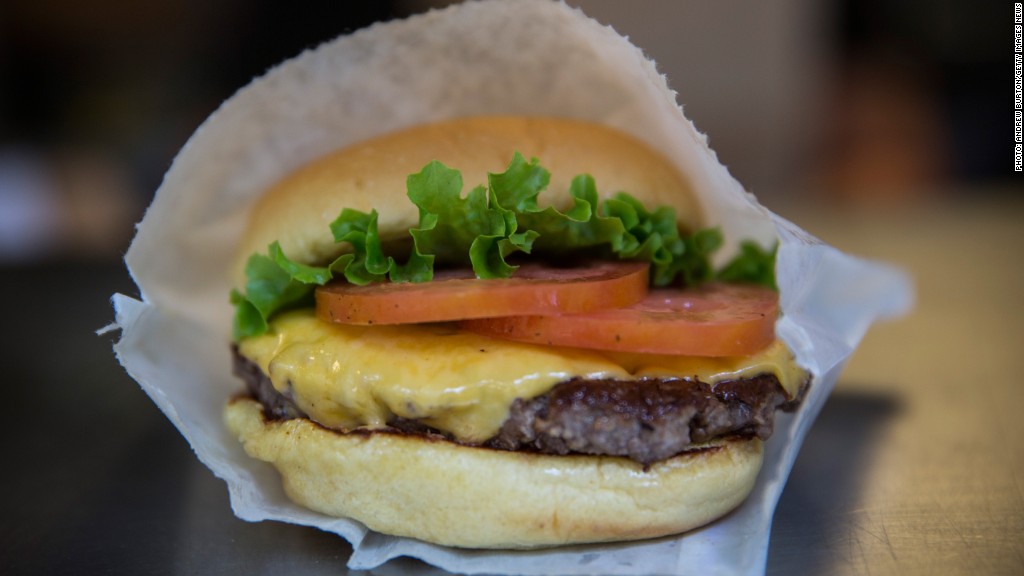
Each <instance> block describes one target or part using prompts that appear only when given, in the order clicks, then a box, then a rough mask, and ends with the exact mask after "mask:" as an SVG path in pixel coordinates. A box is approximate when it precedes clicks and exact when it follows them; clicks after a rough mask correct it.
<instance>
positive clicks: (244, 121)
mask: <svg viewBox="0 0 1024 576" xmlns="http://www.w3.org/2000/svg"><path fill="white" fill-rule="evenodd" d="M481 114H506V115H507V114H523V115H544V116H564V117H575V118H582V119H589V120H593V121H598V122H603V123H605V124H608V125H611V126H614V127H617V128H619V129H621V130H624V131H626V132H629V133H632V134H633V135H635V136H637V137H639V138H641V139H643V140H645V141H647V142H648V143H649V144H650V145H652V146H653V147H655V148H656V149H659V150H661V151H662V152H664V153H665V154H666V155H667V156H668V157H669V158H670V159H671V160H672V161H673V162H674V163H675V164H676V165H678V167H679V169H680V170H682V171H683V172H684V173H686V174H687V175H688V176H689V177H690V179H691V181H692V183H693V186H694V189H695V191H696V193H697V194H698V196H699V198H700V200H701V201H702V203H703V205H704V207H705V210H706V212H707V216H708V220H709V222H711V223H714V224H719V225H721V226H722V228H723V230H724V232H725V235H726V238H728V239H730V241H732V242H736V241H738V240H739V239H743V238H754V239H758V240H761V241H762V242H765V243H768V242H770V241H772V239H773V238H776V237H777V238H779V239H780V241H781V244H780V250H779V255H778V280H779V285H780V289H781V294H782V307H783V310H784V317H783V319H782V320H781V321H780V322H779V324H778V333H779V335H780V336H781V337H782V338H783V339H785V341H786V342H787V343H788V344H789V345H790V346H791V348H792V349H793V351H794V352H795V353H796V355H797V358H798V360H799V362H801V364H803V365H804V366H806V367H807V368H809V369H810V370H811V371H812V372H813V373H814V375H815V382H814V386H813V387H812V389H811V391H810V394H809V396H808V398H807V400H806V403H805V404H804V406H803V407H802V408H801V409H800V410H799V411H797V412H796V413H795V414H794V415H787V414H782V415H780V418H779V420H778V422H777V425H776V432H775V435H774V436H773V437H772V439H771V440H770V441H769V442H768V444H767V456H766V462H765V466H764V469H763V471H762V473H761V475H760V477H759V480H758V483H757V486H756V487H755V489H754V492H753V494H752V495H751V497H750V498H749V499H748V500H747V501H746V502H745V503H744V504H743V505H742V506H741V507H740V508H739V509H738V510H736V511H735V512H734V513H733V514H731V515H729V516H728V517H726V518H724V519H722V520H721V521H719V522H716V523H714V524H713V525H711V526H708V527H706V528H704V529H701V530H698V531H696V532H692V533H690V534H687V535H685V536H682V537H674V538H665V539H660V540H655V541H647V542H640V543H632V544H621V545H601V546H578V547H571V548H560V549H551V550H541V551H533V552H494V551H464V550H455V549H449V548H444V547H440V546H434V545H430V544H425V543H423V542H418V541H414V540H409V539H404V538H395V537H390V536H383V535H380V534H375V533H371V532H368V531H367V530H366V528H365V527H363V526H362V525H361V524H359V523H357V522H353V521H349V520H343V519H342V520H339V519H332V518H327V517H324V516H322V515H320V514H317V513H314V512H310V511H307V510H305V509H303V508H300V507H298V506H296V505H294V504H292V503H291V502H290V501H289V500H288V499H287V498H286V497H285V496H284V493H283V491H282V489H281V485H280V481H279V479H278V477H277V474H276V472H275V471H274V470H273V469H272V468H271V467H270V466H269V465H266V464H264V463H261V462H257V461H255V460H252V459H250V458H248V457H247V456H246V455H245V454H244V452H243V451H242V448H241V446H240V445H239V443H238V442H237V440H236V439H234V438H232V437H231V435H230V434H229V433H228V432H227V431H226V430H225V428H224V426H223V424H222V422H221V409H222V407H223V404H224V402H225V400H226V398H227V397H228V396H229V395H231V394H232V393H234V392H236V391H237V390H238V389H239V388H240V385H239V383H238V382H237V380H235V378H234V377H233V376H232V375H231V373H230V365H231V361H230V356H229V348H228V342H229V332H230V325H231V314H232V310H231V308H230V306H229V304H228V302H227V294H228V291H229V288H230V286H229V285H228V280H227V274H226V271H227V270H228V267H229V262H230V260H231V257H232V254H233V247H234V245H235V243H236V241H237V239H238V237H239V235H240V232H241V227H242V225H243V222H244V221H245V218H246V216H247V211H248V209H249V207H250V205H251V203H252V202H253V200H254V199H256V198H257V197H258V196H259V195H260V194H261V193H262V191H263V190H265V189H266V188H267V187H268V186H269V185H270V184H272V183H274V182H275V181H277V180H278V179H279V178H281V177H282V176H284V175H286V174H287V173H289V172H290V171H291V170H293V169H295V168H296V167H298V166H300V165H302V164H304V163H306V162H308V161H310V160H312V159H314V158H317V157H319V156H321V155H323V154H325V153H327V152H329V151H332V150H335V149H337V148H339V147H342V146H345V145H347V144H350V143H353V142H356V141H359V140H362V139H365V138H367V137H370V136H373V135H376V134H380V133H384V132H389V131H393V130H396V129H399V128H402V127H404V126H408V125H411V124H417V123H422V122H426V121H433V120H441V119H445V118H451V117H455V116H468V115H481ZM339 208H340V207H339ZM729 248H730V246H727V247H726V250H724V251H725V252H727V251H728V250H729ZM127 263H128V267H129V270H130V271H131V273H132V276H133V277H134V278H135V281H136V282H137V284H138V286H139V288H140V290H141V294H142V301H141V302H139V301H136V300H134V299H132V298H129V297H126V296H123V295H115V296H114V307H115V311H116V325H117V327H119V328H120V329H121V331H122V336H121V339H120V341H119V342H118V343H117V344H116V346H115V351H116V353H117V355H118V358H119V359H120V361H121V363H122V364H123V365H124V367H125V368H126V369H127V371H128V372H129V373H130V374H131V375H132V376H133V377H134V378H135V379H136V380H137V381H138V382H139V384H140V385H141V386H142V387H143V388H144V389H145V390H146V392H147V393H148V394H149V395H150V396H151V397H152V398H153V400H154V402H156V403H157V405H158V406H159V407H160V408H161V410H163V412H164V413H165V414H166V415H167V417H168V418H170V420H171V421H172V422H173V423H174V425H175V426H177V428H178V429H179V430H180V431H181V433H182V434H183V435H184V436H185V437H186V439H187V440H188V441H189V443H190V444H191V445H192V447H193V449H194V450H195V452H196V455H197V456H198V457H199V458H200V460H202V461H203V463H204V464H206V465H207V466H208V467H209V468H210V469H211V470H212V471H213V472H214V474H216V475H217V476H218V477H220V478H223V479H224V480H225V481H226V482H227V484H228V487H229V489H230V492H231V503H232V507H233V508H234V511H235V513H236V514H237V515H238V516H239V517H240V518H243V519H246V520H264V519H273V520H281V521H285V522H292V523H296V524H305V525H310V526H316V527H318V528H321V529H324V530H329V531H331V532H336V533H337V534H339V535H341V536H343V537H344V538H345V539H347V540H348V541H349V542H351V543H352V545H353V547H354V549H355V552H354V554H353V555H352V558H351V560H350V564H349V565H350V566H351V567H353V568H372V567H376V566H379V565H381V564H382V563H384V562H386V561H388V560H389V559H392V558H396V557H398V556H412V557H416V558H420V559H422V560H424V561H426V562H428V563H430V564H433V565H435V566H439V567H442V568H445V569H447V570H451V571H456V572H466V573H478V572H488V573H510V574H547V573H559V574H698V573H699V574H711V573H727V574H753V573H759V572H763V570H764V565H765V559H766V555H767V547H768V536H769V529H770V527H771V517H772V513H773V511H774V509H775V505H776V502H777V500H778V497H779V495H780V493H781V491H782V487H783V485H784V483H785V480H786V477H787V475H788V473H789V470H790V468H791V466H792V463H793V460H794V458H795V457H796V453H797V450H798V448H799V446H800V443H801V441H802V439H803V437H804V435H805V434H806V432H807V430H808V429H809V427H810V425H811V422H812V421H813V419H814V417H815V416H816V415H817V413H818V411H819V410H820V408H821V405H822V403H823V402H824V401H825V398H826V396H827V395H828V393H829V390H830V389H831V387H832V386H833V384H834V383H835V380H836V377H837V375H838V373H839V371H840V369H841V367H842V365H843V363H844V361H845V359H846V358H847V357H848V356H849V354H850V353H851V352H852V350H853V348H854V347H855V346H856V344H857V342H858V341H859V340H860V338H861V336H862V335H863V333H864V331H865V330H866V329H867V327H868V326H869V325H870V324H871V323H872V322H873V321H874V320H875V319H877V318H879V317H882V316H888V315H894V314H898V313H901V312H903V311H905V310H906V309H907V308H908V307H909V306H910V299H911V295H910V288H909V283H908V282H907V280H906V279H905V278H904V277H903V276H902V275H901V274H900V273H899V272H898V271H895V270H893V269H889V268H886V267H883V266H880V265H877V264H872V263H867V262H863V261H860V260H857V259H854V258H851V257H848V256H845V255H843V254H841V253H839V252H837V251H836V250H834V249H832V248H830V247H828V246H825V245H823V244H821V243H820V242H818V241H817V240H815V239H814V238H813V237H811V236H809V235H808V234H806V233H805V232H803V231H801V230H800V229H798V228H796V227H795V226H793V225H792V224H789V223H788V222H785V221H783V220H782V219H780V218H778V217H776V216H775V215H773V214H771V213H770V212H769V211H768V210H766V209H765V208H763V207H761V206H760V205H759V204H758V203H757V202H756V200H755V199H754V198H753V197H752V196H750V195H748V194H746V193H745V192H744V190H743V188H742V186H741V185H740V184H739V183H738V182H737V181H736V180H735V179H734V178H732V176H730V175H729V173H728V171H727V170H726V169H725V168H724V167H723V166H722V165H721V164H720V163H719V162H718V160H717V159H716V157H715V155H714V153H713V152H711V151H710V150H709V149H708V147H707V144H706V139H705V137H704V136H703V135H701V134H699V133H698V132H697V131H696V130H695V129H694V127H693V125H692V124H691V123H690V122H689V121H688V120H687V119H686V118H685V117H684V116H683V113H682V110H681V109H680V108H679V106H678V105H677V104H676V102H675V94H674V93H673V92H672V91H670V90H669V89H668V88H667V86H666V83H665V80H664V78H663V77H662V76H660V75H659V74H658V73H657V71H656V69H655V66H654V64H653V63H652V62H651V61H649V60H647V59H646V58H645V57H644V55H643V54H642V52H641V51H640V50H639V49H637V48H636V47H634V46H633V45H631V44H630V43H629V42H628V41H627V40H626V39H624V38H623V37H621V36H620V35H618V34H617V33H616V32H615V31H613V30H612V29H610V28H606V27H603V26H601V25H599V24H598V23H596V22H594V21H592V20H590V19H588V18H586V17H585V16H584V15H583V14H582V13H580V12H578V11H576V10H573V9H571V8H569V7H567V6H565V5H562V4H560V3H556V2H549V1H547V0H526V1H523V0H517V1H509V2H504V1H487V2H479V3H470V4H464V5H460V6H457V7H454V8H449V9H446V10H442V11H436V12H431V13H429V14H425V15H422V16H418V17H414V18H411V19H409V20H406V21H400V22H393V23H388V24H383V25H376V26H373V27H371V28H369V29H366V30H362V31H359V32H356V33H355V34H352V35H350V36H347V37H343V38H339V39H337V40H335V41H333V42H330V43H328V44H325V45H323V46H321V47H319V48H317V49H316V50H312V51H309V52H306V53H304V54H302V55H300V56H299V57H297V58H295V59H293V60H291V61H289V62H286V63H284V64H283V65H281V66H279V67H277V68H275V69H273V70H271V71H270V72H269V73H268V74H266V75H265V76H264V77H262V78H260V79H258V80H256V81H254V82H253V83H252V84H251V85H249V86H248V87H246V88H244V89H243V90H241V91H240V92H238V93H237V94H236V95H235V96H234V97H232V98H231V99H230V100H228V101H227V102H225V103H224V104H223V105H222V106H221V107H220V109H219V110H217V112H216V113H214V114H213V115H212V116H211V117H210V118H209V119H208V120H207V121H206V122H205V123H204V124H203V125H202V126H201V127H200V128H199V130H198V131H197V132H196V133H195V134H194V135H193V136H192V138H191V139H190V141H189V142H188V144H187V145H186V146H185V147H184V149H182V151H181V152H180V154H179V155H178V157H177V158H176V159H175V161H174V163H173V165H172V166H171V169H170V170H169V171H168V173H167V175H166V177H165V179H164V182H163V184H162V185H161V186H160V189H159V190H158V191H157V195H156V198H155V199H154V201H153V204H152V205H151V206H150V208H149V210H148V211H147V213H146V216H145V218H144V219H143V221H142V223H141V224H140V225H139V228H138V233H137V235H136V237H135V240H134V242H133V243H132V246H131V248H130V249H129V251H128V255H127Z"/></svg>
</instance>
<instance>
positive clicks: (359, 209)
mask: <svg viewBox="0 0 1024 576" xmlns="http://www.w3.org/2000/svg"><path fill="white" fill-rule="evenodd" d="M708 224H713V223H707V222H704V221H703V217H702V213H701V208H700V206H698V205H697V203H696V201H695V197H694V195H693V194H692V192H691V190H690V186H689V184H688V182H687V181H686V179H685V178H684V177H683V176H682V175H681V174H680V173H679V172H678V171H677V170H676V169H675V167H674V166H673V165H672V164H671V163H670V162H669V161H667V160H666V159H665V158H663V157H662V156H661V155H660V154H658V153H657V152H656V151H654V150H652V149H650V148H649V147H648V146H647V145H645V144H643V143H641V142H639V141H638V140H636V139H635V138H633V137H630V136H627V135H625V134H623V133H620V132H617V131H614V130H612V129H610V128H607V127H604V126H600V125H596V124H590V123H584V122H579V121H571V120H565V119H553V118H522V117H477V118H465V119H457V120H449V121H446V122H443V123H438V124H429V125H420V126H415V127H411V128H407V129H405V130H403V131H400V132H397V133H392V134H388V135H384V136H380V137H377V138H375V139H372V140H369V141H366V142H362V143H359V144H356V145H353V146H350V147H347V148H345V149H342V150H340V151H337V152H335V153H332V154H330V155H328V156H326V157H323V158H321V159H320V160H318V161H315V162H313V163H312V164H310V165H307V166H305V167H302V168H300V169H299V170H297V171H296V172H294V173H293V174H291V175H290V176H288V177H287V178H285V179H284V180H283V181H281V182H279V183H278V184H277V185H275V186H274V187H273V188H272V189H270V190H269V191H267V192H266V194H265V195H263V196H262V198H261V199H260V200H259V202H258V203H257V204H256V206H255V207H254V209H253V211H252V212H251V217H250V220H249V224H248V228H247V231H246V232H245V234H244V235H243V238H242V241H241V244H240V246H239V248H238V251H237V258H236V262H235V266H234V269H233V270H232V271H231V273H232V274H233V278H234V285H235V290H234V291H233V292H232V294H231V299H232V301H233V302H234V304H235V306H236V317H235V327H234V329H235V342H234V358H235V360H234V361H235V373H236V374H237V375H238V376H239V377H240V379H241V380H242V381H244V383H245V392H244V393H241V394H239V395H237V396H236V397H234V398H232V399H231V400H230V401H229V402H228V404H227V406H226V409H225V419H226V422H227V426H228V427H229V428H230V429H231V431H232V432H233V433H234V434H235V435H236V436H237V437H238V438H239V439H240V441H241V442H242V444H243V446H244V448H245V450H246V452H247V453H248V454H249V455H250V456H252V457H254V458H257V459H259V460H263V461H266V462H269V463H271V464H273V466H274V467H276V468H277V470H278V471H279V472H280V475H281V478H282V482H283V485H284V489H285V491H286V493H287V494H288V496H289V497H290V498H291V499H293V500H294V501H295V502H297V503H299V504H301V505H303V506H306V507H308V508H311V509H313V510H316V511H319V512H322V513H324V514H327V515H331V516H337V517H345V518H351V519H355V520H358V521H360V522H362V523H363V524H365V525H366V526H368V527H369V528H371V529H373V530H376V531H379V532H382V533H385V534H393V535H399V536H407V537H413V538H418V539H421V540H425V541H429V542H433V543H438V544H444V545H450V546H458V547H468V548H531V547H544V546H555V545H562V544H570V543H584V542H606V541H621V540H635V539H643V538H652V537H657V536H663V535H668V534H676V533H680V532H684V531H687V530H690V529H693V528H695V527H698V526H701V525H704V524H706V523H708V522H711V521H713V520H715V519H716V518H719V517H721V516H722V515H724V514H726V513H727V512H729V511H730V510H732V509H733V508H734V507H736V506H737V505H738V504H739V503H740V502H741V501H742V500H743V499H744V498H745V497H746V496H747V494H748V493H749V492H750V490H751V489H752V487H753V485H754V481H755V478H756V476H757V474H758V471H759V469H760V467H761V461H762V454H763V442H764V441H765V440H766V439H767V438H768V437H769V436H770V434H771V432H772V427H773V421H774V416H775V413H776V411H777V410H779V409H792V408H794V407H795V406H796V405H797V404H798V403H799V401H800V399H801V398H802V395H803V394H804V392H805V391H806V388H807V386H808V385H809V376H808V374H807V373H806V372H805V371H804V370H802V369H801V368H799V367H798V366H797V365H796V364H795V362H794V359H793V357H792V355H791V354H790V352H789V351H788V350H787V349H786V347H785V346H784V345H783V344H782V343H781V342H780V341H778V340H777V339H776V338H775V331H774V326H775V321H776V319H777V316H778V314H779V307H778V297H777V293H776V292H775V289H774V283H773V271H774V262H773V256H774V255H773V252H772V249H771V248H770V247H761V246H758V245H755V244H752V243H745V244H742V249H741V250H740V252H739V253H738V254H736V255H725V257H724V258H714V257H713V253H714V251H715V249H717V248H718V247H719V245H720V244H722V238H721V233H720V232H719V231H718V230H717V229H715V228H712V227H707V226H708ZM737 240H741V239H737ZM722 262H724V264H722Z"/></svg>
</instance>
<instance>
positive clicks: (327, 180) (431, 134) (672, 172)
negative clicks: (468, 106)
mask: <svg viewBox="0 0 1024 576" xmlns="http://www.w3.org/2000/svg"><path fill="white" fill-rule="evenodd" d="M515 152H519V153H521V154H522V155H523V156H524V157H526V158H527V159H530V158H537V159H538V160H539V162H540V164H541V166H544V167H545V168H547V169H548V170H550V171H551V182H550V185H549V186H548V191H547V192H544V193H542V194H541V195H540V197H539V199H538V201H539V203H540V204H541V205H547V204H551V203H554V204H555V205H557V206H559V207H560V208H565V207H567V205H568V204H569V201H570V197H569V195H568V194H567V193H566V191H567V190H568V189H569V184H570V182H571V181H572V179H573V178H574V177H575V176H577V175H579V174H590V175H591V176H593V177H594V179H595V182H596V184H597V190H598V193H599V195H600V196H601V198H602V199H604V198H608V197H610V196H612V195H614V194H615V193H617V192H628V193H630V194H631V195H633V196H634V197H635V198H637V199H638V200H640V201H641V202H643V203H644V205H646V206H648V207H651V208H653V207H655V206H671V207H673V208H675V210H676V214H677V217H678V219H679V223H680V226H681V228H683V229H684V231H693V230H695V229H697V228H698V227H699V226H700V224H701V221H702V218H701V213H700V208H699V206H698V204H697V201H696V198H695V197H694V194H693V192H692V191H691V188H690V185H689V183H688V182H687V180H686V179H685V178H684V177H683V175H682V174H681V173H680V172H679V171H678V170H677V169H676V167H675V166H673V165H672V164H671V163H670V162H669V161H668V159H666V158H665V157H664V156H662V155H661V154H659V153H657V152H655V151H654V150H652V149H651V148H650V147H649V146H647V145H646V144H644V143H643V142H641V141H639V140H637V139H636V138H634V137H632V136H629V135H627V134H624V133H622V132H619V131H617V130H614V129H612V128H609V127H607V126H603V125H600V124H594V123H589V122H582V121H577V120H568V119H557V118H539V117H471V118H460V119H455V120H449V121H445V122H440V123H436V124H424V125H418V126H415V127H412V128H408V129H405V130H402V131H399V132H394V133H391V134H386V135H383V136H379V137H376V138H373V139H371V140H367V141H363V142H360V143H358V144H355V145H353V146H350V147H347V148H343V149H341V150H338V151H336V152H334V153H331V154H329V155H327V156H325V157H323V158H321V159H319V160H317V161H315V162H313V163H311V164H308V165H306V166H305V167H303V168H300V169H299V170H297V171H296V172H294V173H292V174H291V175H289V176H288V177H286V178H285V179H284V180H282V181H280V182H279V183H278V184H277V185H275V186H274V187H273V188H271V189H270V190H269V191H268V192H267V193H266V194H265V195H264V196H263V197H262V198H261V199H260V200H259V201H258V202H257V203H256V205H255V206H254V207H253V211H252V213H251V216H250V221H249V226H248V228H247V230H246V232H245V234H244V235H243V236H242V239H241V242H240V244H239V246H238V252H237V253H236V255H235V261H234V262H235V264H234V267H233V269H232V274H233V276H232V279H233V280H234V284H235V285H236V286H239V287H241V286H243V285H244V283H245V274H244V269H245V262H246V260H247V259H248V257H249V256H250V255H251V254H253V253H256V252H259V253H265V252H266V249H267V246H268V245H269V244H270V243H271V242H273V241H275V240H277V241H278V242H280V244H281V247H282V249H283V250H284V253H285V254H286V255H288V257H289V258H291V259H293V260H296V261H298V262H302V263H306V264H317V263H323V262H327V261H329V260H331V259H333V258H335V257H337V255H338V254H340V253H342V252H343V251H345V249H346V247H345V246H343V245H341V244H338V243H336V242H335V241H334V238H333V237H332V236H331V231H330V223H331V222H332V221H333V220H334V219H335V218H337V217H338V214H339V213H340V212H341V210H342V209H343V208H353V209H356V210H361V211H364V212H369V211H370V210H371V209H376V210H377V212H378V213H379V220H378V227H379V232H380V236H381V239H382V240H383V241H384V242H387V241H388V240H395V239H399V238H404V237H405V236H406V234H407V230H408V229H409V228H411V227H414V226H416V225H417V223H418V221H419V211H418V209H417V208H416V206H415V205H414V204H413V203H412V202H410V201H409V199H408V197H407V196H406V178H407V177H408V176H409V175H410V174H414V173H417V172H419V171H420V170H422V169H423V167H424V166H425V165H427V164H428V163H429V162H430V161H432V160H438V161H440V162H441V163H443V164H445V165H446V166H449V167H450V168H454V169H457V170H459V171H461V172H462V179H463V186H464V191H463V193H464V194H465V193H466V192H468V191H469V190H470V189H472V188H473V187H475V186H477V185H479V184H486V182H487V174H488V173H489V172H502V171H504V169H505V167H506V166H507V165H508V163H509V162H510V161H511V160H512V156H513V154H514V153H515Z"/></svg>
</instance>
